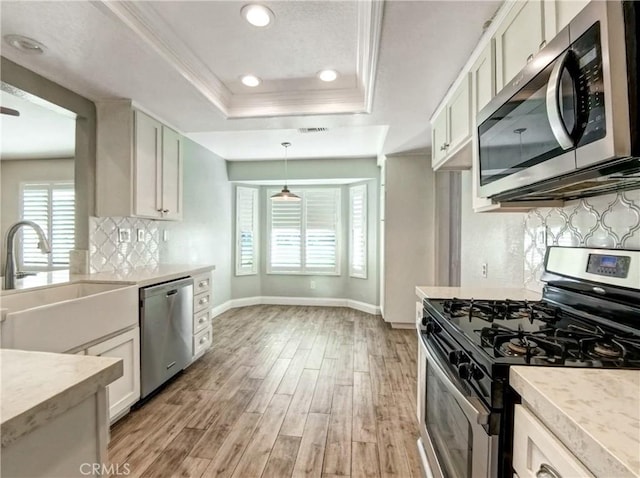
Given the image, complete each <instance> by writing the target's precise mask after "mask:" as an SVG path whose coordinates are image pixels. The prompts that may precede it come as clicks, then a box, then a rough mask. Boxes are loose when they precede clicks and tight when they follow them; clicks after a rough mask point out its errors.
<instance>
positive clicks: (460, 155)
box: [431, 73, 472, 169]
mask: <svg viewBox="0 0 640 478" xmlns="http://www.w3.org/2000/svg"><path fill="white" fill-rule="evenodd" d="M471 121H472V114H471V75H470V74H469V73H467V74H466V76H464V77H463V78H462V81H460V83H459V84H458V86H457V87H456V89H455V90H454V92H453V94H451V95H450V97H449V99H448V101H447V102H446V104H445V105H444V107H443V108H442V109H441V110H440V111H439V113H437V114H436V116H434V117H433V119H432V122H431V127H432V138H431V139H432V143H431V148H432V149H431V151H432V153H431V162H432V166H433V169H469V168H470V167H471V154H470V148H469V146H470V145H471Z"/></svg>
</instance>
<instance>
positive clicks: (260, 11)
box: [240, 3, 275, 27]
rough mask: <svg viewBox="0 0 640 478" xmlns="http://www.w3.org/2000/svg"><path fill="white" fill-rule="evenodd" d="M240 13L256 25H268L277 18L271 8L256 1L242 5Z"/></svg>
mask: <svg viewBox="0 0 640 478" xmlns="http://www.w3.org/2000/svg"><path fill="white" fill-rule="evenodd" d="M240 14H241V15H242V16H243V17H244V19H245V20H246V21H248V22H249V23H251V24H252V25H253V26H254V27H266V26H267V25H269V24H270V23H271V22H272V21H273V19H274V18H275V15H274V14H273V12H272V11H271V10H269V9H268V8H267V7H265V6H264V5H258V4H256V3H250V4H249V5H245V6H244V7H242V9H241V10H240Z"/></svg>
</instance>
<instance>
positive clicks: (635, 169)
mask: <svg viewBox="0 0 640 478" xmlns="http://www.w3.org/2000/svg"><path fill="white" fill-rule="evenodd" d="M629 189H640V157H633V158H622V159H616V160H614V161H609V162H607V163H604V164H599V165H595V166H592V167H590V168H586V169H582V170H578V171H576V172H574V173H571V174H567V175H565V176H560V177H557V178H553V179H549V180H547V181H542V182H539V183H535V184H532V185H530V186H525V187H522V188H518V189H512V190H511V191H505V192H503V193H500V194H497V195H495V196H492V197H491V199H492V200H494V201H497V202H499V201H532V200H552V199H563V200H565V201H569V200H572V199H579V198H584V197H591V196H599V195H601V194H607V193H611V192H614V191H624V190H629Z"/></svg>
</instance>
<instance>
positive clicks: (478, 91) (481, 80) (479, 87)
mask: <svg viewBox="0 0 640 478" xmlns="http://www.w3.org/2000/svg"><path fill="white" fill-rule="evenodd" d="M471 85H472V92H473V93H472V105H473V108H472V110H471V122H472V125H473V126H474V128H475V126H476V117H477V115H478V113H479V112H480V110H481V109H482V108H484V107H485V106H487V104H488V103H489V101H491V99H492V98H493V97H494V96H495V95H496V75H495V57H494V48H493V42H492V41H489V43H487V45H486V46H485V47H484V49H483V50H482V52H481V53H480V56H478V59H477V60H476V62H475V63H474V64H473V66H472V67H471Z"/></svg>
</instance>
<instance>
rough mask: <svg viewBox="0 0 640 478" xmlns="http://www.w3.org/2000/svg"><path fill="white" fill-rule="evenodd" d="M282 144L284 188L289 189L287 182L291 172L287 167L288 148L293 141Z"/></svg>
mask: <svg viewBox="0 0 640 478" xmlns="http://www.w3.org/2000/svg"><path fill="white" fill-rule="evenodd" d="M282 146H283V147H284V188H285V189H287V182H288V180H289V172H288V168H287V157H288V155H287V149H288V148H289V146H291V143H286V142H285V143H282Z"/></svg>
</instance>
